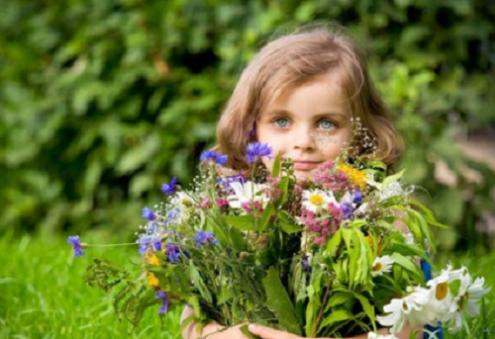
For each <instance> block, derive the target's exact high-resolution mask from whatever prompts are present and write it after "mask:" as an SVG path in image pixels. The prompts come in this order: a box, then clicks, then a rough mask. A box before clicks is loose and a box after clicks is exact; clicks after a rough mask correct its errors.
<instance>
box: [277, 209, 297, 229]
mask: <svg viewBox="0 0 495 339" xmlns="http://www.w3.org/2000/svg"><path fill="white" fill-rule="evenodd" d="M278 220H279V225H280V228H281V229H282V230H283V231H284V232H285V233H287V234H293V233H297V232H300V231H301V230H302V226H301V225H298V224H297V223H296V222H295V221H294V219H293V218H292V217H291V216H290V214H289V213H287V212H286V211H280V212H279V213H278Z"/></svg>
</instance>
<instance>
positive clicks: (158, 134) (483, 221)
mask: <svg viewBox="0 0 495 339" xmlns="http://www.w3.org/2000/svg"><path fill="white" fill-rule="evenodd" d="M1 11H2V15H1V16H0V32H1V33H0V46H1V48H0V109H1V113H0V122H1V124H0V140H1V143H0V171H1V180H2V181H1V187H0V205H1V206H3V208H2V213H1V217H0V229H1V230H3V231H5V230H6V229H14V230H16V231H18V232H24V231H34V230H36V231H40V232H43V233H52V232H59V231H63V232H65V231H70V232H76V233H79V232H83V231H85V230H87V229H89V228H102V229H107V230H112V232H114V231H115V230H119V231H120V230H122V231H129V230H133V229H134V228H135V225H137V224H138V223H139V218H140V208H141V206H143V205H144V204H145V203H146V202H153V201H157V200H158V199H159V185H160V183H162V182H164V181H166V180H168V179H170V177H171V176H173V175H175V176H178V177H179V179H180V180H181V181H182V182H183V183H185V182H188V181H189V180H190V178H191V176H192V175H193V174H194V173H195V168H196V167H195V166H196V164H197V158H198V155H199V153H200V152H201V151H202V150H203V149H205V148H206V147H208V146H210V145H211V144H212V143H213V142H214V134H215V124H216V121H217V119H218V116H219V113H220V111H221V108H222V106H223V105H224V104H225V102H226V100H227V98H228V97H229V95H230V93H231V91H232V89H233V86H234V85H235V82H236V79H237V77H238V75H239V73H240V71H241V70H242V68H243V67H244V66H245V64H246V62H247V61H248V60H249V59H250V58H251V57H252V56H253V54H254V53H255V52H256V51H257V49H258V48H259V47H260V46H262V45H263V44H264V43H266V42H267V41H268V40H269V39H270V38H272V37H274V36H276V35H279V34H283V33H288V32H291V31H293V30H294V29H295V28H296V27H298V26H301V25H305V24H310V23H315V22H317V23H322V24H328V23H336V24H341V25H343V26H344V27H346V28H347V29H348V31H349V33H350V34H352V35H353V36H354V37H355V38H356V39H357V41H358V42H359V43H360V44H361V45H362V47H363V48H364V50H365V51H366V53H367V55H368V59H369V63H370V70H371V73H372V75H373V78H374V80H375V82H376V83H377V86H378V88H379V89H380V91H381V92H382V94H383V96H384V99H385V101H386V102H387V103H388V104H389V106H390V107H391V108H392V111H393V112H394V115H395V118H396V120H397V126H398V127H399V128H400V130H401V132H402V133H403V135H404V136H405V138H406V141H407V152H406V154H405V156H404V159H403V164H402V165H403V166H404V167H406V168H407V174H406V176H407V178H408V180H409V181H410V182H411V183H413V184H415V185H418V187H420V188H425V189H426V190H427V191H428V192H429V194H425V195H424V199H425V200H427V201H428V202H429V203H431V205H432V206H433V208H434V209H435V211H436V212H437V214H438V217H439V218H440V219H441V220H442V221H443V222H445V223H447V224H449V225H451V226H452V228H451V229H449V230H448V231H444V232H443V233H442V236H441V237H440V238H441V239H439V240H440V242H441V245H442V246H444V247H446V248H448V249H451V248H455V247H456V246H457V247H464V248H465V247H467V246H472V245H474V244H475V243H477V242H479V241H481V240H483V241H488V239H489V237H486V236H483V237H478V235H479V234H480V232H485V233H489V234H490V235H491V233H492V232H494V231H495V230H494V228H495V225H494V221H493V219H494V211H493V197H494V195H495V192H494V191H493V183H494V175H493V174H494V170H495V150H494V149H495V146H494V145H495V144H494V142H495V138H494V135H495V132H494V127H493V126H494V125H495V124H494V123H495V86H494V80H495V67H494V65H495V43H494V41H495V24H494V22H495V6H494V4H493V2H491V3H490V2H488V1H468V0H459V1H443V2H442V1H441V2H436V1H407V0H400V1H398V0H397V1H365V0H362V1H350V0H349V1H344V0H342V1H219V0H217V1H213V0H210V1H206V0H201V1H200V0H190V1H182V0H181V1H179V0H169V1H138V0H127V1H110V0H108V1H96V0H93V1H91V0H85V1H78V0H71V1H62V2H50V1H7V2H2V10H1ZM480 142H481V143H482V144H483V145H484V146H485V153H483V154H481V156H480V155H479V154H478V153H479V152H480V150H482V147H480V146H479V143H480ZM485 144H486V145H485ZM473 145H474V146H473ZM473 154H474V156H473ZM476 156H478V157H476ZM480 159H481V160H482V161H479V160H480ZM420 191H421V190H419V192H420Z"/></svg>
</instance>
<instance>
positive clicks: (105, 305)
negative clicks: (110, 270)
mask: <svg viewBox="0 0 495 339" xmlns="http://www.w3.org/2000/svg"><path fill="white" fill-rule="evenodd" d="M133 256H135V257H136V258H135V259H136V260H137V259H138V256H139V255H138V254H137V251H136V249H135V248H133V249H125V250H124V249H123V248H111V249H105V250H103V249H92V250H91V251H87V253H86V255H85V256H84V257H80V258H73V257H72V253H71V249H70V246H69V245H68V244H66V243H65V239H63V238H61V237H58V238H53V239H45V240H43V239H40V238H32V237H30V236H24V237H22V238H20V239H12V238H10V237H4V238H2V239H0V338H118V337H129V338H180V336H179V334H178V333H179V325H178V319H179V315H180V310H179V309H176V310H174V311H173V312H171V313H170V314H169V315H168V317H166V318H164V319H163V321H161V319H160V317H159V316H158V315H157V313H156V311H157V310H158V308H159V306H158V305H156V307H154V308H153V310H148V311H147V312H146V314H145V316H144V318H143V320H142V322H141V323H140V325H139V326H138V327H137V328H134V327H133V325H131V324H130V323H129V322H127V321H119V320H118V318H117V317H116V315H115V314H114V312H113V308H112V305H111V304H110V302H109V300H108V298H106V296H105V294H104V292H103V291H101V290H99V289H96V288H92V287H90V286H88V285H87V284H86V282H85V276H86V267H87V266H88V264H89V263H90V262H91V261H92V258H94V257H100V258H105V259H108V260H110V261H112V262H114V263H122V264H125V262H126V261H127V260H128V259H129V258H130V257H131V258H132V257H133Z"/></svg>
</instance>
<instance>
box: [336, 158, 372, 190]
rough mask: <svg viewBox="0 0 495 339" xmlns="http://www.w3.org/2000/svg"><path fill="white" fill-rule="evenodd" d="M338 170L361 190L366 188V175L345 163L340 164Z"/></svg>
mask: <svg viewBox="0 0 495 339" xmlns="http://www.w3.org/2000/svg"><path fill="white" fill-rule="evenodd" d="M337 168H338V170H339V171H341V172H342V173H344V174H345V175H346V176H347V178H349V180H350V181H351V182H352V183H353V184H355V185H357V186H359V188H360V189H361V190H364V189H365V188H366V173H364V172H362V171H360V170H358V169H355V168H354V167H351V166H349V165H347V164H345V163H340V164H339V165H338V166H337Z"/></svg>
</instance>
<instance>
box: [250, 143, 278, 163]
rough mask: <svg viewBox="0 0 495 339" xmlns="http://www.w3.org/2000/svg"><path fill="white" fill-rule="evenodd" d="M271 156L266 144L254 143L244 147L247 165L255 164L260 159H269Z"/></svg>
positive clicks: (270, 150)
mask: <svg viewBox="0 0 495 339" xmlns="http://www.w3.org/2000/svg"><path fill="white" fill-rule="evenodd" d="M271 154H272V149H271V148H270V146H268V145H267V144H262V143H259V142H255V143H252V144H248V145H247V147H246V161H247V163H248V164H252V163H254V162H256V160H258V159H259V158H261V157H269V156H271Z"/></svg>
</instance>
